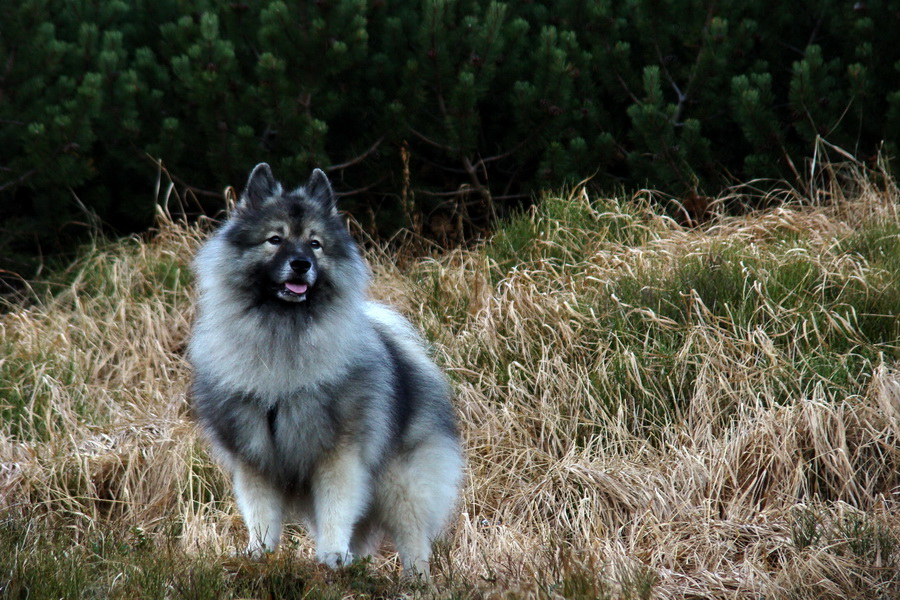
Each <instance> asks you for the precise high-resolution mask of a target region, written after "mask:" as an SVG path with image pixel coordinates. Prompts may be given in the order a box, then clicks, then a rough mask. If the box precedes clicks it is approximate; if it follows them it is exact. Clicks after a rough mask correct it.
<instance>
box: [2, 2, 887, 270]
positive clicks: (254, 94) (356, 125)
mask: <svg viewBox="0 0 900 600" xmlns="http://www.w3.org/2000/svg"><path fill="white" fill-rule="evenodd" d="M898 27H900V2H881V1H877V0H869V1H865V0H864V1H860V2H850V1H833V0H819V1H813V2H804V3H781V2H765V1H761V0H755V1H749V2H747V1H737V0H734V1H729V0H719V1H712V0H707V1H701V0H693V1H674V0H671V1H665V0H646V1H638V0H632V1H613V0H608V1H598V0H556V1H553V0H532V1H523V2H511V3H508V4H504V3H498V2H491V3H486V2H481V1H471V0H456V1H454V0H424V1H422V2H389V1H386V0H372V1H368V2H367V1H365V0H316V1H310V2H283V1H281V0H276V1H274V2H240V1H236V2H213V1H212V0H112V1H110V0H102V1H101V0H26V1H24V2H22V1H21V0H0V269H5V270H6V272H7V273H6V275H7V279H9V278H10V277H12V274H15V275H17V276H22V277H26V278H28V277H33V276H34V275H35V273H36V272H37V269H38V268H39V266H40V264H41V262H42V260H43V258H42V257H46V256H48V255H52V254H54V253H58V252H60V251H61V250H65V249H66V248H71V247H72V244H73V243H75V242H77V241H78V240H79V239H81V238H82V237H83V236H84V235H85V233H86V232H88V231H91V230H92V224H94V225H95V224H96V223H97V222H99V223H102V225H103V227H105V228H107V229H108V230H110V231H111V232H114V233H126V232H134V231H141V230H144V229H146V228H147V227H149V226H150V225H151V224H152V222H153V215H154V210H155V204H154V202H155V198H157V197H158V195H157V194H156V192H155V186H156V185H157V183H158V181H160V180H161V181H163V182H164V183H167V182H168V181H169V177H171V179H172V180H173V181H174V182H175V183H176V186H177V189H178V191H179V194H178V196H179V197H180V198H181V200H182V201H181V202H180V206H177V207H173V206H169V208H170V210H180V211H184V212H186V213H188V214H190V215H196V214H200V213H203V212H206V213H214V212H216V211H218V210H220V209H221V208H222V206H223V196H222V193H223V190H224V189H225V188H226V186H229V185H231V186H236V187H237V188H240V187H241V186H242V185H243V182H244V181H245V178H246V175H247V173H248V172H249V170H250V169H251V168H252V166H253V165H255V164H256V163H258V162H260V161H267V162H269V163H271V164H272V165H273V168H274V169H275V173H276V175H277V176H278V177H279V178H280V179H282V180H283V181H285V182H287V183H288V184H291V183H297V184H299V183H302V182H303V181H305V179H306V177H307V176H308V174H309V171H310V169H311V168H312V167H315V166H319V167H323V168H325V169H326V170H327V171H328V172H329V175H330V176H331V177H332V179H333V181H334V183H335V186H336V188H337V189H338V191H339V192H340V193H341V194H342V195H343V207H344V208H345V209H347V210H348V211H350V212H352V213H353V214H354V216H355V217H356V219H357V220H358V221H359V222H360V223H361V224H362V225H363V227H365V228H367V229H368V230H370V231H371V233H373V234H375V235H379V236H386V235H390V234H391V233H392V232H395V231H396V230H398V229H399V228H402V227H408V228H411V229H413V230H414V231H417V232H418V233H421V234H423V235H425V236H427V237H431V238H433V239H435V240H437V241H438V242H439V243H442V244H455V243H459V242H460V241H463V240H467V239H472V238H475V237H479V236H481V235H483V234H484V233H486V232H487V231H488V230H489V229H490V228H491V224H492V223H493V222H494V221H495V219H496V218H497V217H502V216H504V215H507V214H509V213H510V212H511V211H513V210H515V209H517V208H519V207H521V206H523V205H525V204H527V203H529V202H530V201H531V200H532V198H533V197H534V194H535V193H536V192H537V191H539V190H542V189H547V188H559V187H560V186H563V185H566V184H572V183H575V182H577V181H579V180H581V179H583V178H586V177H593V180H592V181H593V183H594V185H596V186H599V187H600V188H601V189H610V190H612V189H621V188H622V187H624V188H625V189H630V188H637V187H642V186H650V187H654V188H658V189H661V190H664V191H666V192H667V193H669V194H671V195H672V197H673V199H674V200H675V201H677V202H679V203H680V204H681V206H682V207H683V210H682V211H681V214H684V215H686V217H685V218H689V219H698V220H699V219H702V217H703V213H704V211H705V198H706V197H708V196H710V195H714V194H715V193H717V192H718V191H719V190H721V189H722V188H723V187H727V186H729V185H734V184H735V183H738V182H746V181H749V180H752V179H756V178H770V179H782V180H787V181H788V182H791V183H794V184H800V183H801V182H802V181H803V177H804V173H803V172H804V168H805V167H804V161H805V160H808V159H809V157H811V155H812V154H813V151H814V148H815V147H816V141H817V140H818V139H819V137H820V136H821V137H822V138H824V139H826V140H828V142H830V143H832V144H834V145H836V146H839V147H841V148H844V149H846V150H847V151H848V152H852V153H853V154H854V155H855V156H857V157H859V158H861V159H863V160H874V159H875V157H876V156H878V155H879V153H882V155H885V156H890V155H891V154H893V153H894V152H895V151H896V140H897V132H898V127H900V78H898V59H900V44H897V43H895V41H896V40H895V39H894V38H895V36H896V32H897V31H898ZM161 173H162V175H161ZM94 229H95V228H94Z"/></svg>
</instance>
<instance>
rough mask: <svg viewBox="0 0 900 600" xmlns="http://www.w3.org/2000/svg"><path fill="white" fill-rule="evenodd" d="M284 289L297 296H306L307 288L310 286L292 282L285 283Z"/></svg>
mask: <svg viewBox="0 0 900 600" xmlns="http://www.w3.org/2000/svg"><path fill="white" fill-rule="evenodd" d="M284 287H286V288H287V289H288V290H290V291H292V292H294V293H295V294H305V293H306V288H307V287H309V286H307V285H306V284H305V283H291V282H290V281H288V282H285V284H284Z"/></svg>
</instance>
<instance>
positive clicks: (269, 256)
mask: <svg viewBox="0 0 900 600" xmlns="http://www.w3.org/2000/svg"><path fill="white" fill-rule="evenodd" d="M194 269H195V272H196V276H197V281H198V286H199V314H198V317H197V321H196V324H195V327H194V331H193V335H192V338H191V341H190V347H189V358H190V362H191V364H192V366H193V369H194V381H193V389H192V395H193V402H194V410H195V414H196V416H197V418H198V420H199V423H200V425H201V427H202V429H203V430H204V431H205V433H206V435H207V436H208V437H209V439H210V440H211V443H212V446H213V449H214V451H215V453H216V455H217V456H218V457H219V458H220V459H221V460H222V462H223V464H224V465H225V467H226V468H227V469H228V470H229V471H230V473H231V475H232V478H233V483H234V490H235V495H236V498H237V504H238V507H239V509H240V511H241V514H242V515H243V517H244V521H245V523H246V525H247V529H248V532H249V545H248V548H247V549H248V552H250V553H251V554H260V553H262V552H264V551H272V550H274V549H275V548H276V547H277V545H278V542H279V539H280V537H281V530H282V523H283V521H284V519H285V518H287V517H288V516H289V515H290V513H296V514H298V515H299V516H300V517H301V518H302V519H303V520H304V521H305V522H306V523H307V525H308V526H309V528H310V531H311V533H312V535H313V536H314V538H315V540H316V556H317V559H318V560H319V561H321V562H323V563H325V564H327V565H329V566H336V565H339V564H343V563H345V562H347V561H348V560H349V559H350V558H351V557H352V556H354V555H355V556H365V555H368V554H370V553H372V552H373V551H374V550H376V549H377V545H378V544H379V542H380V540H381V537H382V534H387V535H388V536H389V537H391V538H392V539H393V541H394V544H395V546H396V548H397V550H398V552H399V553H400V558H401V560H402V562H403V566H404V570H405V571H416V572H420V573H424V574H426V575H427V573H428V565H429V556H430V551H431V542H432V540H433V539H434V538H435V536H436V535H437V534H438V533H439V531H440V529H441V528H442V526H443V525H444V524H445V522H446V521H447V518H448V517H449V515H450V512H451V510H452V508H453V505H454V503H455V500H456V496H457V492H458V488H459V484H460V479H461V473H462V456H461V451H460V446H459V436H458V434H457V429H456V423H455V418H454V415H453V409H452V407H451V404H450V390H449V386H448V384H447V382H446V381H445V379H444V377H443V375H442V374H441V372H440V371H439V370H438V368H437V367H436V366H435V365H434V363H433V362H431V360H430V359H429V358H428V356H427V353H426V352H425V349H424V344H423V342H422V340H421V339H420V337H419V336H418V334H417V333H416V332H415V331H414V329H413V328H412V326H411V325H410V324H409V323H408V322H407V321H406V320H405V319H403V318H402V317H401V316H400V315H399V314H397V313H396V312H394V311H392V310H391V309H389V308H387V307H385V306H382V305H380V304H377V303H374V302H370V301H367V300H366V299H365V290H366V286H367V284H368V279H369V276H368V270H367V268H366V266H365V263H364V262H363V260H362V258H361V257H360V254H359V250H358V248H357V246H356V244H355V243H354V242H353V240H352V238H351V237H350V235H349V233H348V232H347V229H346V227H345V225H344V224H343V222H342V219H341V218H340V216H339V214H338V212H337V209H336V205H335V198H334V194H333V192H332V190H331V185H330V183H329V181H328V178H327V177H326V176H325V174H324V173H323V172H322V171H320V170H318V169H317V170H315V171H314V172H313V174H312V176H311V177H310V180H309V182H308V183H307V184H306V185H305V186H303V187H301V188H299V189H296V190H293V191H287V190H285V189H283V188H282V186H281V184H279V183H278V182H277V181H276V180H275V178H274V177H273V176H272V172H271V170H270V168H269V166H268V165H266V164H260V165H258V166H257V167H256V168H255V169H254V170H253V172H252V173H251V175H250V179H249V181H248V183H247V187H246V190H245V191H244V193H243V195H242V196H241V199H240V201H239V203H238V205H237V207H236V209H235V211H234V214H233V215H232V216H231V217H230V218H229V219H228V221H227V222H226V223H225V224H224V225H223V226H222V228H221V229H219V230H218V231H217V232H216V233H215V234H214V235H213V236H212V237H211V238H210V239H209V240H208V241H207V242H206V243H205V244H204V245H203V247H202V248H201V249H200V251H199V252H198V254H197V257H196V260H195V264H194Z"/></svg>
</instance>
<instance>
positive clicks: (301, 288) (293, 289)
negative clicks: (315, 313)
mask: <svg viewBox="0 0 900 600" xmlns="http://www.w3.org/2000/svg"><path fill="white" fill-rule="evenodd" d="M308 290H309V285H307V284H305V283H301V282H295V281H285V282H284V283H283V284H282V285H281V287H279V288H277V291H276V294H277V295H278V297H279V298H281V299H282V300H286V301H288V302H302V301H304V300H306V292H307V291H308Z"/></svg>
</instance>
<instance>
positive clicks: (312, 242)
mask: <svg viewBox="0 0 900 600" xmlns="http://www.w3.org/2000/svg"><path fill="white" fill-rule="evenodd" d="M309 247H310V248H312V249H313V250H320V249H321V248H322V242H320V241H319V240H310V241H309Z"/></svg>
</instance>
